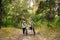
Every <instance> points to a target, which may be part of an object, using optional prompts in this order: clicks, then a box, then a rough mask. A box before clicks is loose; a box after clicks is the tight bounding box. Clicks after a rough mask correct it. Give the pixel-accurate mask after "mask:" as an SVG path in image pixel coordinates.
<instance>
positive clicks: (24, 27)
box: [22, 21, 27, 35]
mask: <svg viewBox="0 0 60 40" xmlns="http://www.w3.org/2000/svg"><path fill="white" fill-rule="evenodd" d="M26 27H27V24H26V23H25V21H24V22H23V24H22V29H23V34H24V35H25V34H26V35H27V28H26Z"/></svg>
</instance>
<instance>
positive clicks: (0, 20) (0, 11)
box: [0, 0, 3, 29]
mask: <svg viewBox="0 0 60 40" xmlns="http://www.w3.org/2000/svg"><path fill="white" fill-rule="evenodd" d="M2 8H3V6H2V0H0V29H1V26H2V12H3V9H2Z"/></svg>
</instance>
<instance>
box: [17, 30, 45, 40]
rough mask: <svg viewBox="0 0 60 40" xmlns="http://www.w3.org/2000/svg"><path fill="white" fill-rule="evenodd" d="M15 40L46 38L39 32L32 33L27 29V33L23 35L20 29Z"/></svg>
mask: <svg viewBox="0 0 60 40" xmlns="http://www.w3.org/2000/svg"><path fill="white" fill-rule="evenodd" d="M16 40H46V39H45V38H44V37H42V36H41V35H39V34H36V35H33V33H32V31H30V30H29V31H28V35H27V36H26V35H23V34H22V31H20V33H19V36H18V38H17V39H16Z"/></svg>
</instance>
